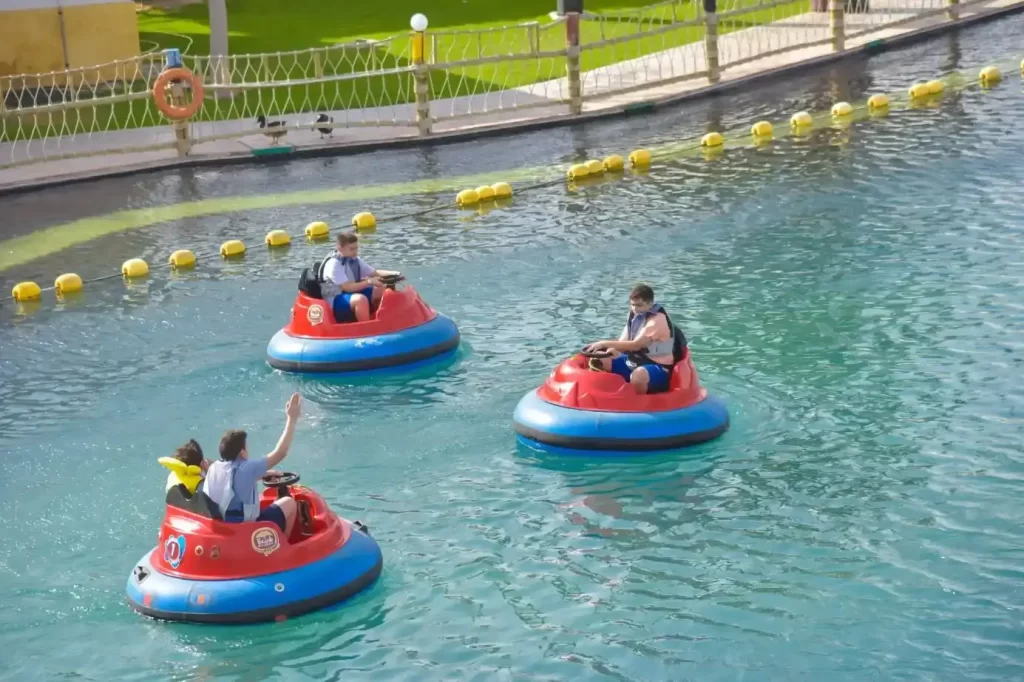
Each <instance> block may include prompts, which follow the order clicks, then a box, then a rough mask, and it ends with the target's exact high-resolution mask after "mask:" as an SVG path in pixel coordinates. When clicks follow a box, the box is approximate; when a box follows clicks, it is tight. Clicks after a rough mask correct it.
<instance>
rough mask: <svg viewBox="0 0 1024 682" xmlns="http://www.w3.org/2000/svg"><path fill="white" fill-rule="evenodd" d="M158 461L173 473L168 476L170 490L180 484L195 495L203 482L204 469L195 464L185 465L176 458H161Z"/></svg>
mask: <svg viewBox="0 0 1024 682" xmlns="http://www.w3.org/2000/svg"><path fill="white" fill-rule="evenodd" d="M157 461H158V462H160V463H161V464H163V465H164V466H165V467H167V468H168V469H170V470H171V473H170V474H168V476H167V489H168V490H170V489H171V488H173V487H174V486H176V485H178V484H179V483H180V484H181V485H184V486H185V487H186V488H187V489H188V491H189V492H190V493H192V494H193V495H194V494H195V492H196V488H198V487H199V483H200V481H202V480H203V470H202V469H200V468H199V467H197V466H196V465H195V464H185V463H184V462H182V461H181V460H180V459H175V458H174V457H161V458H160V459H158V460H157Z"/></svg>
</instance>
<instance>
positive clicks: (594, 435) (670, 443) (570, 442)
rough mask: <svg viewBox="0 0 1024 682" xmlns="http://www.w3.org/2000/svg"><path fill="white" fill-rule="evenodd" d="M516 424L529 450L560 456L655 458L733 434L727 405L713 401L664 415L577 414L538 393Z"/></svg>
mask: <svg viewBox="0 0 1024 682" xmlns="http://www.w3.org/2000/svg"><path fill="white" fill-rule="evenodd" d="M512 422H513V424H514V426H515V430H516V433H518V434H519V436H520V438H522V439H523V440H525V441H526V442H527V443H528V444H530V445H534V446H540V447H541V448H542V449H551V450H552V451H557V452H569V451H584V452H593V451H598V452H608V453H612V452H614V453H617V454H621V453H628V452H651V451H658V450H673V449H676V448H681V447H685V446H688V445H696V444H698V443H703V442H705V441H709V440H712V439H714V438H717V437H718V436H720V435H722V434H723V433H725V432H726V430H728V428H729V411H728V409H727V408H726V406H725V403H724V402H723V401H722V400H721V399H720V398H717V397H715V396H712V395H708V396H707V397H706V398H704V400H702V401H700V402H699V403H697V404H695V405H691V406H689V407H684V408H682V409H679V410H667V411H664V412H602V411H598V410H576V409H572V408H568V407H563V406H561V405H554V404H552V403H549V402H546V401H544V400H542V399H541V398H540V397H539V396H538V395H537V391H536V390H533V391H530V392H529V393H527V394H526V395H525V396H523V397H522V399H520V401H519V404H518V405H516V410H515V413H514V414H513V416H512Z"/></svg>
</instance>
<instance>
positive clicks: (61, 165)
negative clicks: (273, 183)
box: [0, 0, 1024, 193]
mask: <svg viewBox="0 0 1024 682" xmlns="http://www.w3.org/2000/svg"><path fill="white" fill-rule="evenodd" d="M936 2H941V0H873V1H872V10H873V11H872V12H871V13H870V14H848V15H846V17H845V20H846V21H845V23H846V32H847V35H848V36H853V37H848V38H847V40H846V50H845V51H844V52H843V53H839V54H836V53H833V52H832V50H831V47H830V46H829V44H828V43H827V38H828V36H829V29H828V15H827V14H826V13H808V14H803V15H800V16H796V17H790V18H788V19H784V20H781V21H778V22H774V23H772V24H766V25H763V26H757V27H753V28H748V29H743V30H740V31H734V32H731V33H728V34H726V35H723V36H721V37H720V39H719V54H720V61H721V65H722V78H721V82H720V83H719V84H718V85H716V86H709V85H708V82H707V78H706V77H705V76H703V75H701V74H703V73H704V72H705V71H706V69H707V66H706V63H705V54H704V46H703V42H699V43H693V44H689V45H685V46H682V47H679V48H675V49H672V50H667V51H664V52H657V53H653V54H649V55H645V56H643V57H639V58H637V59H632V60H628V61H623V62H619V63H616V64H613V65H610V66H606V67H602V68H598V69H594V70H592V71H588V72H586V73H584V74H583V92H584V97H585V103H584V113H583V114H582V115H581V116H577V117H573V116H571V115H570V114H569V113H568V107H567V106H566V105H565V104H564V103H563V102H564V101H565V100H566V99H567V98H568V84H567V82H566V79H564V78H562V79H556V80H551V81H546V82H542V83H536V84H533V85H530V86H526V87H522V88H517V89H514V90H507V91H502V92H495V93H488V94H480V95H473V96H469V97H459V98H454V99H449V100H438V101H435V102H432V103H431V113H432V114H433V116H435V117H437V118H438V121H437V122H436V123H435V124H434V132H433V134H432V135H431V138H434V140H435V141H440V140H444V141H450V140H457V139H465V138H467V137H470V136H474V135H479V134H494V133H501V132H512V131H516V130H524V129H530V128H536V127H540V126H550V125H560V124H566V123H570V122H573V121H578V120H592V119H595V118H601V117H604V116H608V115H615V114H619V113H621V112H622V111H623V110H624V109H626V108H629V107H630V106H635V105H636V104H637V103H640V102H647V103H649V102H654V103H658V104H669V103H674V102H679V101H683V100H686V99H691V98H695V97H700V96H702V95H706V94H708V93H710V92H712V91H715V90H721V89H723V88H728V87H736V86H738V85H740V84H743V83H746V82H749V81H751V80H756V79H759V78H766V77H772V76H778V75H782V74H783V73H786V72H791V71H793V70H795V69H797V68H800V67H806V66H813V65H816V64H819V63H823V62H825V61H828V60H832V59H836V58H837V57H842V56H843V55H845V54H851V53H855V52H857V51H860V50H861V49H862V48H863V46H864V45H866V44H868V43H876V42H877V41H879V40H883V41H885V42H886V43H898V42H903V41H904V40H910V39H914V38H920V37H926V36H928V35H933V34H935V33H938V32H942V31H946V30H948V29H949V28H951V27H953V26H958V25H959V26H962V25H966V24H970V23H974V22H976V21H981V20H984V19H987V18H992V17H995V16H1001V15H1004V14H1008V13H1010V12H1014V11H1021V10H1024V0H984V1H983V2H978V3H975V4H972V5H968V6H961V12H960V15H961V16H960V19H959V20H958V21H957V22H955V23H954V22H950V21H948V20H947V19H946V18H945V16H944V15H939V16H933V17H927V18H919V19H913V16H914V12H913V9H916V8H918V7H920V8H922V9H927V8H928V7H935V6H938V5H936V4H935V3H936ZM887 5H888V8H887ZM912 8H913V9H912ZM901 19H903V20H906V21H905V23H903V24H900V25H898V26H893V27H888V28H879V29H876V30H870V29H872V28H873V27H874V26H877V25H878V24H879V23H880V22H884V23H887V24H888V23H892V22H895V21H899V20H901ZM858 33H859V34H860V35H857V34H858ZM815 41H825V44H822V45H818V46H814V47H806V48H798V49H794V50H791V51H789V52H786V53H783V54H767V53H771V52H776V51H778V50H780V49H784V48H787V47H793V46H796V45H806V44H808V43H812V42H815ZM759 55H765V56H763V57H762V56H759ZM741 61H742V63H738V62H741ZM502 106H505V107H511V106H516V107H524V106H529V108H517V109H501V108H499V107H502ZM331 113H332V115H333V116H334V120H335V124H341V123H349V124H356V125H357V127H352V128H339V129H335V131H334V136H333V138H328V139H321V137H320V134H319V133H317V132H316V131H314V130H313V129H312V125H311V124H312V122H313V119H314V118H315V114H314V113H307V114H296V115H289V116H282V117H277V118H283V119H285V120H286V121H288V123H289V124H307V125H309V126H310V127H309V129H308V130H307V129H302V130H290V131H289V132H288V135H287V138H286V140H287V144H286V145H282V148H281V151H282V152H287V153H291V154H292V155H294V154H296V153H297V154H304V155H314V154H319V155H330V154H339V153H355V152H361V151H372V150H374V149H381V148H384V147H388V146H398V145H407V146H408V145H414V144H420V143H422V142H423V141H424V140H423V138H420V137H419V136H418V133H417V131H416V128H415V109H414V106H413V105H411V104H409V105H395V106H391V107H379V108H370V109H356V110H348V111H336V112H331ZM257 130H258V129H256V127H255V123H254V122H252V121H244V120H243V121H220V122H213V123H197V124H195V125H194V126H193V135H194V136H195V137H196V138H197V139H200V140H202V139H203V138H208V137H212V136H218V135H225V134H228V133H246V132H249V131H251V133H250V134H245V135H243V136H241V137H237V138H233V139H222V140H213V141H206V142H202V141H201V142H199V143H197V144H196V145H194V146H193V148H192V151H191V154H190V155H189V156H188V157H185V158H180V157H178V155H177V153H176V152H175V151H174V150H173V149H171V148H169V147H170V145H171V144H172V140H173V136H172V132H171V129H170V127H168V126H161V127H155V128H140V129H134V130H123V131H112V132H109V133H97V134H93V135H91V136H81V135H80V136H76V137H74V138H54V139H50V140H45V141H34V142H31V143H25V142H18V143H4V144H0V164H7V163H10V162H11V161H12V160H13V159H22V158H27V157H26V156H24V155H30V156H36V157H38V156H40V155H41V151H42V150H43V149H45V154H46V156H54V155H62V154H67V153H69V152H74V153H83V152H88V153H92V154H93V155H92V156H85V157H79V158H71V159H66V160H48V161H43V162H37V163H33V164H29V165H25V166H19V167H14V168H7V169H3V170H0V193H3V192H5V191H19V190H27V189H35V188H40V187H44V186H46V185H49V184H58V183H64V182H69V181H77V180H82V179H88V178H94V177H103V176H105V175H110V174H124V173H132V172H139V171H144V170H153V169H159V168H169V167H175V166H182V165H196V164H205V163H224V162H235V161H242V160H248V159H251V158H252V156H253V154H254V151H258V150H266V149H268V148H271V147H273V143H271V142H270V141H269V140H268V139H267V138H266V137H264V136H263V135H262V134H260V133H259V132H256V131H257ZM41 145H45V148H44V147H42V146H41ZM156 145H165V146H166V147H168V148H166V149H158V150H151V151H132V152H129V153H124V152H115V151H114V150H124V149H139V148H145V147H153V146H156ZM108 151H109V152H114V153H104V152H108Z"/></svg>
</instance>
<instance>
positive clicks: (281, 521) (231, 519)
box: [224, 504, 287, 532]
mask: <svg viewBox="0 0 1024 682" xmlns="http://www.w3.org/2000/svg"><path fill="white" fill-rule="evenodd" d="M224 520H225V521H227V522H228V523H242V515H241V513H238V515H237V516H225V517H224ZM256 521H272V522H274V523H276V524H277V525H278V526H280V528H281V531H282V532H284V529H285V526H286V525H287V523H286V522H285V518H284V510H282V509H281V508H280V507H278V506H277V505H276V504H271V505H270V506H269V507H267V508H266V509H261V510H260V515H259V516H257V517H256Z"/></svg>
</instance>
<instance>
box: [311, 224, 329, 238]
mask: <svg viewBox="0 0 1024 682" xmlns="http://www.w3.org/2000/svg"><path fill="white" fill-rule="evenodd" d="M330 233H331V229H330V228H329V227H327V223H325V222H323V221H320V220H318V221H316V222H313V223H310V224H309V225H306V236H307V237H308V238H310V239H323V238H324V237H326V236H328V235H329V234H330Z"/></svg>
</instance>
